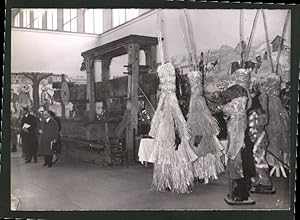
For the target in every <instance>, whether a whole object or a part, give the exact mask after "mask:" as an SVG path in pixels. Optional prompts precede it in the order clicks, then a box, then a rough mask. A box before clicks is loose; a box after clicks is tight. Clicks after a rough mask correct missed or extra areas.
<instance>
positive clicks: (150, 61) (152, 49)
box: [145, 45, 156, 71]
mask: <svg viewBox="0 0 300 220" xmlns="http://www.w3.org/2000/svg"><path fill="white" fill-rule="evenodd" d="M145 55H146V65H147V66H149V67H150V69H151V70H152V71H155V70H156V45H151V46H147V47H146V48H145Z"/></svg>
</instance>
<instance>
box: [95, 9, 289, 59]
mask: <svg viewBox="0 0 300 220" xmlns="http://www.w3.org/2000/svg"><path fill="white" fill-rule="evenodd" d="M157 11H158V10H152V11H150V12H148V13H146V14H144V15H143V16H141V17H138V18H136V19H134V20H133V21H131V22H128V23H125V24H123V25H122V26H119V27H116V28H114V29H112V30H111V31H109V32H106V33H104V34H102V35H101V38H100V39H99V40H98V41H97V43H96V45H95V46H98V45H102V44H105V43H107V42H110V41H113V40H117V39H119V38H122V37H125V36H127V35H129V34H138V35H147V36H153V37H156V36H157ZM187 12H188V14H189V15H190V18H191V24H192V29H193V36H194V39H195V44H196V48H197V52H198V55H199V53H200V52H201V51H207V50H208V49H218V48H220V47H221V46H222V45H228V46H231V47H233V48H235V47H236V45H237V44H238V42H239V37H240V35H239V25H240V23H239V19H240V10H208V9H204V10H196V9H191V10H187ZM255 13H256V10H244V36H245V39H247V38H249V36H250V32H251V28H252V23H253V19H254V16H255ZM265 13H266V18H267V23H268V32H269V38H270V40H273V39H274V38H275V36H276V35H281V33H282V29H283V24H284V20H285V16H286V13H287V11H286V10H266V11H265ZM161 14H162V17H163V19H164V39H165V40H164V42H165V48H166V54H167V57H168V58H169V59H170V58H171V57H172V56H179V57H182V56H183V55H186V49H185V44H184V40H183V37H182V32H181V25H180V14H181V15H183V10H178V9H172V10H171V9H164V10H161ZM290 30H291V29H290V22H289V26H288V28H287V35H286V37H285V38H286V39H287V41H288V45H290ZM264 41H265V31H264V25H263V19H262V14H261V13H260V15H259V18H258V22H257V27H256V32H255V34H254V41H253V45H255V44H261V43H262V42H264ZM158 59H159V53H158Z"/></svg>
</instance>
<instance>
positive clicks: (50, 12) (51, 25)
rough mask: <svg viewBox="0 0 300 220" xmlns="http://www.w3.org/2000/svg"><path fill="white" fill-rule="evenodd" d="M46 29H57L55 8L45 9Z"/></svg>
mask: <svg viewBox="0 0 300 220" xmlns="http://www.w3.org/2000/svg"><path fill="white" fill-rule="evenodd" d="M47 29H48V30H57V9H47Z"/></svg>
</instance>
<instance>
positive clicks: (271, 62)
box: [262, 10, 274, 72]
mask: <svg viewBox="0 0 300 220" xmlns="http://www.w3.org/2000/svg"><path fill="white" fill-rule="evenodd" d="M262 15H263V20H264V27H265V37H266V44H267V49H268V54H269V59H270V66H271V70H272V72H274V66H273V61H272V52H271V48H270V44H269V34H268V26H267V20H266V15H265V11H264V10H262Z"/></svg>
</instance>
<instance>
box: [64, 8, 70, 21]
mask: <svg viewBox="0 0 300 220" xmlns="http://www.w3.org/2000/svg"><path fill="white" fill-rule="evenodd" d="M63 14H64V24H66V23H67V22H68V21H70V9H64V10H63Z"/></svg>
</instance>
